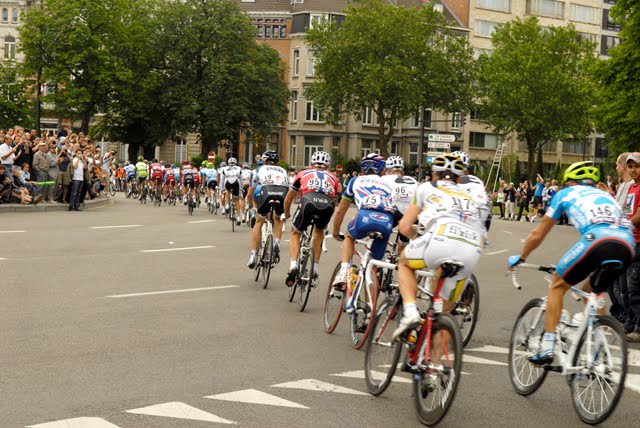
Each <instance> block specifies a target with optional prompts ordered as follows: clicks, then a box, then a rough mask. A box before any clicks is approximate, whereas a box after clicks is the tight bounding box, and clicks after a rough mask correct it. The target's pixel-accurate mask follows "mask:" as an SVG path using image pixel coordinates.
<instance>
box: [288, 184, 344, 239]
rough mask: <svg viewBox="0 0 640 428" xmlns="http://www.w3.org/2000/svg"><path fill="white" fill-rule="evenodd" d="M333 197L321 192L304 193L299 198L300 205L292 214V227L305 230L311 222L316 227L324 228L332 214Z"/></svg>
mask: <svg viewBox="0 0 640 428" xmlns="http://www.w3.org/2000/svg"><path fill="white" fill-rule="evenodd" d="M333 209H334V208H333V198H331V197H330V196H327V195H325V194H323V193H305V194H304V196H302V198H300V206H299V207H298V210H297V211H296V213H295V214H294V215H293V222H292V224H293V228H294V229H295V230H297V231H298V232H302V231H303V230H306V229H307V227H309V225H310V224H311V221H312V220H313V224H314V225H315V227H316V228H318V229H320V230H324V229H325V228H326V227H327V225H328V224H329V221H330V220H331V216H332V215H333Z"/></svg>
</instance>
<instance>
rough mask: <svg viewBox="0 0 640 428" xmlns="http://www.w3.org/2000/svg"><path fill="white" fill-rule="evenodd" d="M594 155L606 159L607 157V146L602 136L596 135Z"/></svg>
mask: <svg viewBox="0 0 640 428" xmlns="http://www.w3.org/2000/svg"><path fill="white" fill-rule="evenodd" d="M596 157H597V158H603V159H606V158H608V157H609V148H608V147H607V141H606V140H605V139H604V138H599V137H596Z"/></svg>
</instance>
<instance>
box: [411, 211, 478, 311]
mask: <svg viewBox="0 0 640 428" xmlns="http://www.w3.org/2000/svg"><path fill="white" fill-rule="evenodd" d="M483 247H484V239H483V238H482V232H481V231H478V230H476V229H473V228H472V227H470V226H468V225H466V224H465V223H463V222H461V221H458V220H455V219H452V218H441V219H438V220H436V222H435V223H434V224H433V225H432V226H431V228H430V229H429V230H428V231H427V232H426V233H425V234H424V235H422V236H419V237H418V238H415V239H412V240H411V242H409V245H407V247H406V248H405V249H404V257H405V258H406V259H407V261H408V263H409V266H410V267H411V268H413V269H424V268H427V269H437V268H438V267H439V266H440V265H441V264H442V263H444V262H446V261H448V260H451V261H454V262H459V263H462V264H463V265H464V267H463V268H462V270H460V272H458V273H457V274H456V275H455V276H453V277H451V278H445V280H444V283H443V284H442V288H441V289H440V298H442V299H445V300H449V301H452V302H455V301H457V300H458V298H459V297H460V295H461V294H462V291H463V290H464V286H465V284H466V282H467V278H469V277H470V276H471V274H472V273H473V270H474V269H475V267H476V265H477V264H478V261H479V260H480V254H481V253H482V248H483ZM433 291H434V292H435V290H433Z"/></svg>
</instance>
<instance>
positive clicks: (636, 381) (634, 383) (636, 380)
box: [624, 373, 640, 393]
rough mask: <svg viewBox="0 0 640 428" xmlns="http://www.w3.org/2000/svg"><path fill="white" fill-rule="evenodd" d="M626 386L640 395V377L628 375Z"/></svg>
mask: <svg viewBox="0 0 640 428" xmlns="http://www.w3.org/2000/svg"><path fill="white" fill-rule="evenodd" d="M624 386H625V387H627V388H629V389H630V390H632V391H635V392H639V393H640V375H637V374H631V373H627V378H626V379H625V381H624Z"/></svg>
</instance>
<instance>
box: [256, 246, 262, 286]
mask: <svg viewBox="0 0 640 428" xmlns="http://www.w3.org/2000/svg"><path fill="white" fill-rule="evenodd" d="M263 251H264V242H260V246H259V247H258V253H257V255H256V267H255V268H254V269H255V271H256V277H255V279H254V281H256V282H258V280H259V279H260V273H261V272H260V271H261V270H262V252H263Z"/></svg>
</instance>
